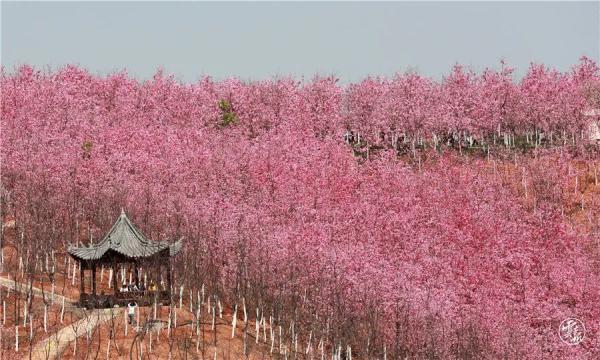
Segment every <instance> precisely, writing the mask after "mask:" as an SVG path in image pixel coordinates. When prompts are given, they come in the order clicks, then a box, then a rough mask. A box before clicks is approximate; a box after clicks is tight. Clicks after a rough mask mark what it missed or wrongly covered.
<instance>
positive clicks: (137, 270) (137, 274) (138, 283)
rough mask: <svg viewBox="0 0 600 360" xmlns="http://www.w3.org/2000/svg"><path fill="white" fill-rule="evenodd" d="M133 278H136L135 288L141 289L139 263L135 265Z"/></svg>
mask: <svg viewBox="0 0 600 360" xmlns="http://www.w3.org/2000/svg"><path fill="white" fill-rule="evenodd" d="M133 277H134V279H135V280H134V281H135V286H137V288H138V289H139V288H140V276H139V268H138V264H137V261H136V262H134V263H133Z"/></svg>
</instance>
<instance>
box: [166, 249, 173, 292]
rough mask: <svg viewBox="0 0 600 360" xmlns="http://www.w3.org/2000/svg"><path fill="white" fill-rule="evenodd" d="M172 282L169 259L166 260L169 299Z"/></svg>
mask: <svg viewBox="0 0 600 360" xmlns="http://www.w3.org/2000/svg"><path fill="white" fill-rule="evenodd" d="M172 282H173V275H172V274H171V259H169V260H167V287H168V290H167V291H168V292H169V299H171V285H172Z"/></svg>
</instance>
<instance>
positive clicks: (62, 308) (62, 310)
mask: <svg viewBox="0 0 600 360" xmlns="http://www.w3.org/2000/svg"><path fill="white" fill-rule="evenodd" d="M64 316H65V297H64V296H63V298H62V306H61V308H60V323H61V324H62V323H63V319H64Z"/></svg>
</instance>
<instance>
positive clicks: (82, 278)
mask: <svg viewBox="0 0 600 360" xmlns="http://www.w3.org/2000/svg"><path fill="white" fill-rule="evenodd" d="M84 275H85V272H84V270H83V261H80V262H79V282H80V286H81V290H80V293H82V294H85V277H84Z"/></svg>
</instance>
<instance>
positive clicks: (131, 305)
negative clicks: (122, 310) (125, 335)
mask: <svg viewBox="0 0 600 360" xmlns="http://www.w3.org/2000/svg"><path fill="white" fill-rule="evenodd" d="M136 306H137V304H136V303H135V301H131V302H130V303H129V304H127V315H129V324H131V325H133V317H134V316H135V308H136Z"/></svg>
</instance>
